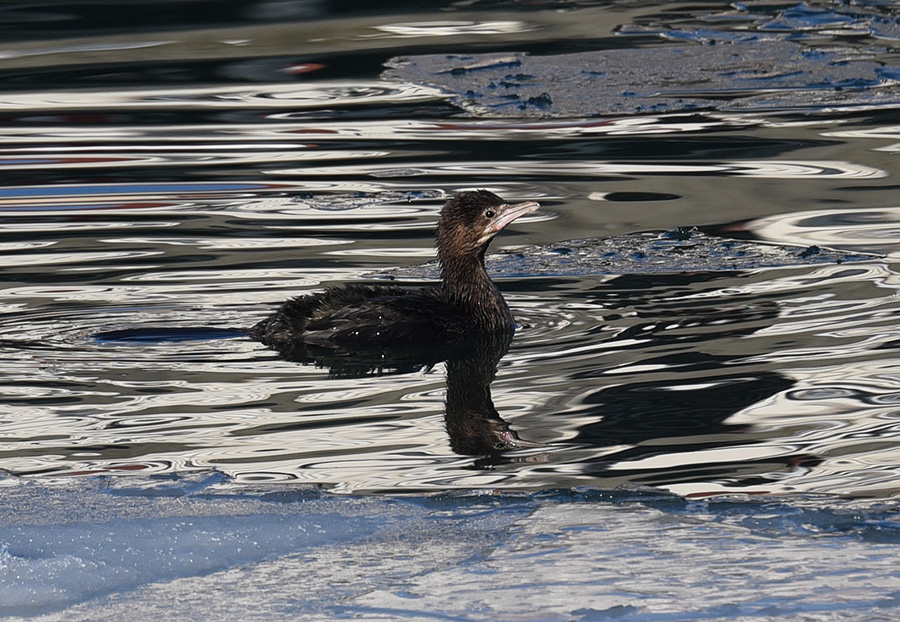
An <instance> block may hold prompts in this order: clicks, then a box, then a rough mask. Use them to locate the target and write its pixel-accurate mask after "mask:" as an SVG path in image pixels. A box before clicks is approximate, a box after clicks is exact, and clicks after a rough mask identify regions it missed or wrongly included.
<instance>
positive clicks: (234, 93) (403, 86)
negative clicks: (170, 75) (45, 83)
mask: <svg viewBox="0 0 900 622" xmlns="http://www.w3.org/2000/svg"><path fill="white" fill-rule="evenodd" d="M445 98H446V95H444V94H443V93H442V92H441V91H439V90H438V89H435V88H432V87H427V86H422V85H418V84H408V83H393V82H382V81H370V82H352V83H346V82H317V83H316V84H315V85H300V84H284V83H269V84H259V85H254V87H253V88H252V89H249V88H240V87H229V86H216V87H196V88H171V89H116V90H114V91H101V90H97V91H37V92H32V93H4V94H2V95H0V110H12V111H18V110H29V111H31V112H37V111H47V110H67V109H68V110H71V109H78V110H83V109H94V108H103V109H110V108H117V109H133V108H139V109H168V108H179V109H180V108H183V107H184V106H185V104H190V105H191V106H192V107H194V108H241V109H244V108H247V106H251V105H252V106H256V107H262V108H297V107H303V108H308V107H319V106H322V105H323V104H324V103H327V104H329V105H332V106H335V105H342V104H348V103H361V102H365V103H367V104H369V105H378V104H386V103H404V102H418V101H433V100H438V99H445ZM220 129H221V128H220ZM295 138H296V137H295Z"/></svg>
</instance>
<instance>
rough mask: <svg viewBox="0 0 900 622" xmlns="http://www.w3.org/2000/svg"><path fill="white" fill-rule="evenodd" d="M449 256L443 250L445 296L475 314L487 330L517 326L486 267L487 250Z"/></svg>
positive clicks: (459, 307)
mask: <svg viewBox="0 0 900 622" xmlns="http://www.w3.org/2000/svg"><path fill="white" fill-rule="evenodd" d="M486 250H487V249H482V250H481V251H480V252H479V253H477V254H474V255H466V256H462V257H459V256H449V257H448V256H447V254H446V253H439V255H440V259H441V269H442V274H443V283H442V286H441V294H442V296H443V298H444V300H446V301H447V303H448V304H450V305H452V306H453V307H455V308H457V309H459V310H460V311H461V312H463V313H465V314H466V315H467V316H469V317H470V318H472V320H473V321H474V322H475V324H476V325H477V326H478V327H479V328H480V329H481V330H483V331H485V332H495V331H509V330H512V329H513V327H514V326H515V321H514V320H513V316H512V313H511V312H510V310H509V307H508V306H507V304H506V301H505V300H504V299H503V295H502V294H501V293H500V290H499V289H497V286H496V285H495V284H494V282H493V281H491V279H490V277H489V276H488V273H487V270H485V267H484V253H485V251H486Z"/></svg>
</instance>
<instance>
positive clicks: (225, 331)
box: [94, 326, 247, 343]
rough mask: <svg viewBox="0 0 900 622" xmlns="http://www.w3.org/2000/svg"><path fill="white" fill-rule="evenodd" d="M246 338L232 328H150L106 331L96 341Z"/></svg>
mask: <svg viewBox="0 0 900 622" xmlns="http://www.w3.org/2000/svg"><path fill="white" fill-rule="evenodd" d="M246 336H247V333H246V332H245V331H242V330H237V329H231V328H209V327H205V326H184V327H168V326H148V327H144V328H125V329H122V330H110V331H105V332H102V333H97V334H96V335H94V339H96V340H97V341H98V342H100V343H135V342H138V343H164V342H172V341H204V340H210V339H235V338H238V337H246Z"/></svg>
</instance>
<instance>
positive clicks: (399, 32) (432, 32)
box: [363, 20, 535, 38]
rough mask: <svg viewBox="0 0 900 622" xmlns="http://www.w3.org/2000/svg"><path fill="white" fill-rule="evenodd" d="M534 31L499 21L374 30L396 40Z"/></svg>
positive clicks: (410, 24)
mask: <svg viewBox="0 0 900 622" xmlns="http://www.w3.org/2000/svg"><path fill="white" fill-rule="evenodd" d="M534 29H535V26H532V25H530V24H526V23H525V22H518V21H500V20H497V21H487V22H463V21H433V22H403V23H397V24H385V25H383V26H375V30H379V31H381V32H383V33H387V34H388V35H394V36H395V37H396V38H413V37H449V36H453V35H499V34H509V33H519V32H528V31H530V30H534ZM382 36H385V35H365V36H364V37H363V38H372V37H382Z"/></svg>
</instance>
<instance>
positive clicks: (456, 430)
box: [279, 332, 543, 467]
mask: <svg viewBox="0 0 900 622" xmlns="http://www.w3.org/2000/svg"><path fill="white" fill-rule="evenodd" d="M512 337H513V335H512V333H507V332H502V333H494V334H488V335H478V336H472V337H470V338H467V339H463V340H460V341H458V342H452V343H444V344H438V345H436V344H428V345H423V346H420V347H414V346H404V347H391V348H372V349H360V348H354V349H353V350H352V351H351V350H349V349H344V348H341V347H339V346H335V347H334V348H323V347H321V346H315V345H310V344H306V343H303V342H300V341H298V342H293V343H291V344H290V345H289V346H286V347H282V348H279V354H280V355H281V357H282V358H284V359H286V360H290V361H294V362H298V363H306V364H309V363H313V364H315V365H317V366H319V367H323V368H327V369H328V373H329V375H330V376H331V377H340V378H347V377H351V378H353V377H363V376H371V375H386V374H398V373H411V372H416V371H419V370H422V369H427V368H430V367H432V366H434V365H436V364H438V363H440V362H444V363H445V365H446V370H447V393H446V402H445V411H444V412H445V422H446V427H447V433H448V435H449V437H450V447H451V449H453V451H454V452H456V453H458V454H461V455H465V456H481V457H482V458H483V459H482V461H479V463H477V465H476V466H479V467H486V466H489V465H493V464H497V463H501V462H510V461H514V459H513V458H512V457H509V456H501V454H502V453H503V452H506V451H509V450H514V449H522V448H527V447H528V448H530V447H542V446H543V445H541V444H539V443H533V442H531V441H527V440H525V439H522V438H520V437H519V435H518V434H517V433H516V432H515V431H514V430H512V429H511V428H510V426H509V424H508V423H507V422H506V421H504V420H503V418H502V417H501V416H500V413H498V412H497V409H496V408H494V402H493V400H492V398H491V383H492V382H493V381H494V378H495V377H496V375H497V367H498V365H499V363H500V359H502V358H503V356H504V355H505V354H506V353H507V351H508V350H509V345H510V342H511V341H512Z"/></svg>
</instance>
